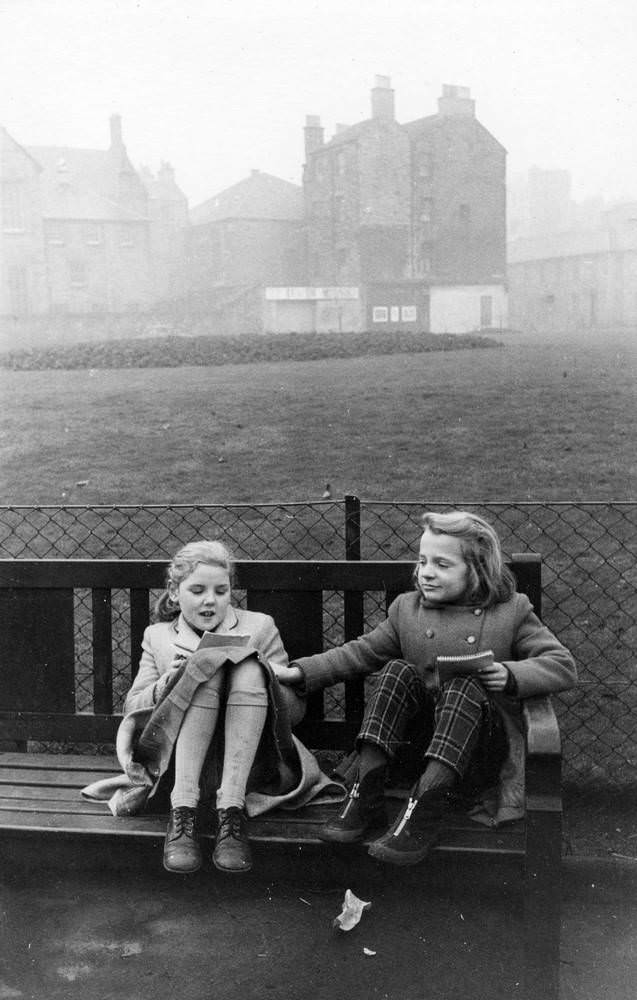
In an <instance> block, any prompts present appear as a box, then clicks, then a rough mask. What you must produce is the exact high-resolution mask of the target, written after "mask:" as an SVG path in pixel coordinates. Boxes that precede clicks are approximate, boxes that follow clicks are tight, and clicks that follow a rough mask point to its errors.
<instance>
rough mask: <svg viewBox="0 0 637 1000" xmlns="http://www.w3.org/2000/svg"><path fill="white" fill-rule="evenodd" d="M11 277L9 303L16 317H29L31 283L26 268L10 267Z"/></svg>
mask: <svg viewBox="0 0 637 1000" xmlns="http://www.w3.org/2000/svg"><path fill="white" fill-rule="evenodd" d="M8 277H9V303H10V306H11V312H12V313H13V314H14V316H27V315H28V314H29V311H30V310H29V282H28V276H27V270H26V268H25V267H10V268H9V272H8Z"/></svg>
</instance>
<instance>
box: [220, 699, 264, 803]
mask: <svg viewBox="0 0 637 1000" xmlns="http://www.w3.org/2000/svg"><path fill="white" fill-rule="evenodd" d="M267 714H268V695H267V692H266V690H265V688H263V687H261V688H252V689H247V690H244V691H239V690H237V689H233V690H231V691H230V694H229V695H228V700H227V702H226V721H225V733H224V754H223V775H222V779H221V786H220V788H219V791H218V792H217V808H218V809H229V808H230V807H231V806H237V807H238V808H240V809H242V808H243V806H244V805H245V794H246V785H247V783H248V777H249V774H250V769H251V768H252V764H253V763H254V758H255V756H256V753H257V749H258V747H259V741H260V739H261V733H262V732H263V727H264V726H265V720H266V717H267Z"/></svg>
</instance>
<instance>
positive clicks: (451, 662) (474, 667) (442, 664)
mask: <svg viewBox="0 0 637 1000" xmlns="http://www.w3.org/2000/svg"><path fill="white" fill-rule="evenodd" d="M492 663H493V650H491V649H485V650H484V652H482V653H466V654H465V655H464V656H437V657H436V674H437V677H438V686H439V687H442V685H443V684H445V683H446V682H447V681H448V680H451V678H452V677H472V676H473V675H474V674H477V673H478V671H479V670H480V668H481V667H490V666H491V664H492Z"/></svg>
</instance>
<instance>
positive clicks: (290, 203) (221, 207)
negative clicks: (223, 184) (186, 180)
mask: <svg viewBox="0 0 637 1000" xmlns="http://www.w3.org/2000/svg"><path fill="white" fill-rule="evenodd" d="M302 218H303V189H302V188H301V186H300V185H299V184H292V183H290V181H284V180H282V179H281V178H280V177H275V176H274V175H273V174H265V173H262V172H261V171H260V170H253V171H252V173H251V174H250V176H249V177H245V178H244V179H243V180H242V181H239V182H238V183H237V184H233V185H232V187H229V188H226V189H225V190H224V191H220V192H219V194H217V195H215V196H214V197H212V198H208V200H207V201H204V202H202V203H201V205H195V206H194V208H192V209H191V211H190V221H191V222H192V224H193V225H195V226H200V225H203V224H205V223H207V222H220V221H221V220H222V219H276V220H290V221H298V220H301V219H302Z"/></svg>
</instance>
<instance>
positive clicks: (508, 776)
mask: <svg viewBox="0 0 637 1000" xmlns="http://www.w3.org/2000/svg"><path fill="white" fill-rule="evenodd" d="M423 527H424V532H423V535H422V538H421V541H420V552H419V557H418V563H417V566H416V569H415V573H414V580H415V590H414V591H413V592H411V593H406V594H402V595H401V596H400V597H398V598H397V599H396V600H395V601H394V602H393V603H392V605H391V607H390V609H389V613H388V617H387V619H386V620H385V621H384V622H383V623H382V624H381V625H379V626H378V627H377V628H375V629H373V631H371V632H369V633H368V634H367V635H364V636H362V637H361V638H359V639H356V640H354V641H352V642H348V643H346V644H345V645H343V646H340V647H338V648H336V649H332V650H329V651H327V652H325V653H321V654H319V655H316V656H308V657H303V658H302V659H299V660H296V661H294V662H293V663H292V664H291V665H290V668H289V669H288V670H287V671H286V672H285V676H282V677H281V681H282V682H283V683H288V684H289V683H292V684H298V685H301V686H302V689H303V690H304V692H305V693H310V692H311V691H314V690H318V689H321V688H324V687H327V686H329V685H331V684H336V683H338V682H340V681H344V680H348V679H350V678H352V677H357V676H364V675H367V674H370V673H372V672H376V673H377V674H378V680H377V683H376V686H375V689H374V692H373V694H372V696H371V697H370V699H369V700H368V703H367V707H366V710H365V715H364V718H363V723H362V727H361V730H360V732H359V735H358V739H357V751H358V777H357V780H356V781H355V783H354V785H353V787H352V789H351V792H350V794H349V798H348V800H347V802H346V804H345V806H344V808H343V809H342V811H341V812H340V814H339V815H338V816H337V817H336V818H334V819H333V820H331V821H330V822H328V823H327V824H326V825H325V826H324V827H323V828H322V831H321V836H322V839H324V840H327V841H334V842H338V843H352V842H355V841H360V840H364V839H367V838H368V837H369V836H370V835H373V834H381V835H380V836H377V839H375V840H374V841H373V842H372V844H371V846H370V848H369V853H370V854H371V855H372V856H373V857H376V858H379V859H380V860H383V861H388V862H391V863H394V864H399V865H410V864H415V863H417V862H419V861H421V860H422V859H423V858H424V857H425V856H426V854H427V852H428V851H429V849H430V847H431V846H432V845H433V844H434V843H435V842H436V840H437V838H438V835H439V830H440V826H441V820H442V818H443V817H444V814H445V813H446V812H447V811H448V809H449V808H450V806H451V804H452V801H453V798H454V794H453V790H454V788H455V787H456V786H457V785H458V783H459V782H460V781H461V779H463V778H465V777H466V775H467V773H468V772H469V771H470V769H471V767H472V765H473V764H475V762H476V756H477V754H478V753H480V754H481V755H483V754H484V751H485V744H488V743H489V740H492V739H493V738H494V736H495V735H496V734H500V738H501V737H502V734H503V733H506V734H507V736H508V753H506V754H505V755H503V756H504V760H503V764H502V769H501V772H500V779H501V780H500V789H499V802H498V805H499V807H500V808H501V810H502V812H501V816H504V817H505V818H514V816H515V815H517V814H519V809H520V807H521V806H522V804H523V803H522V801H521V799H522V797H523V754H522V753H520V752H519V744H520V743H521V740H522V734H521V726H520V705H519V699H520V698H527V697H529V696H531V695H540V694H550V693H552V692H556V691H563V690H565V689H566V688H569V687H571V686H572V685H573V684H574V683H575V680H576V669H575V663H574V661H573V658H572V656H571V654H570V653H569V652H568V650H567V649H566V648H565V647H564V646H563V645H562V644H561V643H560V642H559V641H558V640H557V639H556V637H555V636H554V635H553V633H552V632H551V631H550V630H549V629H548V628H546V626H544V625H543V624H542V622H541V621H540V620H539V619H538V618H537V616H536V615H535V614H534V613H533V610H532V607H531V603H530V601H529V599H528V598H527V597H526V596H525V595H523V594H518V593H516V590H515V582H514V579H513V576H512V574H511V573H510V572H509V570H508V569H507V568H506V567H505V566H504V564H503V560H502V552H501V548H500V542H499V539H498V537H497V535H496V533H495V531H494V530H493V528H492V527H491V526H490V525H489V524H488V523H487V522H486V521H485V520H484V519H483V518H481V517H478V516H476V515H474V514H469V513H466V512H464V511H455V512H452V513H446V514H435V513H428V514H425V515H424V517H423ZM473 653H483V654H484V656H482V657H480V658H479V659H478V660H476V661H475V672H474V673H473V674H471V675H469V676H467V675H464V670H463V674H462V675H461V674H457V675H454V676H451V677H450V679H447V680H445V681H444V682H443V683H440V676H441V675H440V673H439V670H440V669H442V665H443V663H444V660H440V659H439V657H451V658H454V659H457V658H460V661H459V664H457V669H458V670H462V669H463V668H464V667H465V666H466V664H467V660H466V657H467V656H468V655H469V654H473ZM469 662H470V661H469ZM282 673H283V672H282ZM423 714H424V717H425V718H426V719H428V722H429V726H430V732H432V733H433V735H431V738H430V739H429V740H428V743H427V744H426V748H425V750H424V758H423V760H422V763H421V767H420V768H419V770H422V773H421V774H420V777H419V779H418V780H417V782H416V784H415V785H414V787H413V789H412V792H411V795H410V797H409V800H408V802H407V805H406V806H405V808H404V809H403V810H402V811H401V813H400V814H399V816H398V818H397V820H396V822H395V823H394V824H393V826H392V827H391V828H390V829H389V830H386V827H387V815H386V811H385V798H384V788H385V782H386V771H387V765H388V763H389V762H391V761H392V760H393V759H394V758H395V757H396V755H397V753H398V752H399V751H400V749H401V748H402V747H403V746H404V745H405V742H406V741H408V740H409V727H410V725H411V726H413V723H414V720H416V719H421V718H422V717H423ZM487 749H488V746H487ZM501 763H502V760H501ZM516 809H517V810H518V812H517V813H516ZM383 830H385V831H386V832H384V833H383V832H382V831H383Z"/></svg>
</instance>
